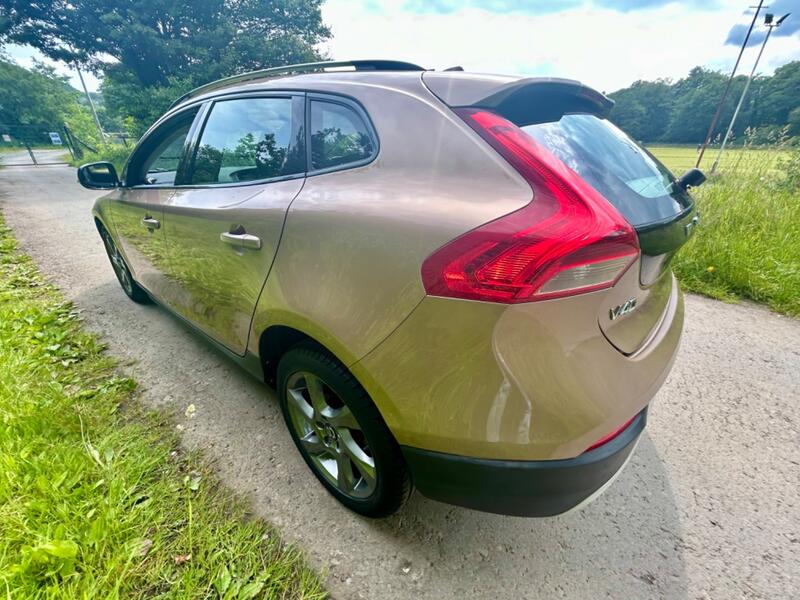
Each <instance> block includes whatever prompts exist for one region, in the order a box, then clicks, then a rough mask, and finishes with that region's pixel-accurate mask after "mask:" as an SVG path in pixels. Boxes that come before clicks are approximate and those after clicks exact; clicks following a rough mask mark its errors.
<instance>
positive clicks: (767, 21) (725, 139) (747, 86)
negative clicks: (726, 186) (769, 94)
mask: <svg viewBox="0 0 800 600" xmlns="http://www.w3.org/2000/svg"><path fill="white" fill-rule="evenodd" d="M789 14H790V13H786V14H785V15H783V16H782V17H781V18H780V19H778V20H777V21H775V22H774V23H773V22H772V19H773V15H772V14H771V13H767V14H766V16H765V18H764V25H766V26H767V27H768V29H767V35H766V36H764V43H763V44H761V50H759V51H758V56H757V57H756V62H755V64H753V70H752V71H750V76H749V77H748V78H747V83H745V85H744V90H742V95H741V96H740V97H739V103H738V104H737V105H736V110H734V111H733V116H732V117H731V122H730V124H729V125H728V130H727V131H726V132H725V137H723V138H722V144H721V145H720V147H719V154H717V158H716V159H714V164H712V165H711V172H712V173H713V172H714V171H715V170H716V169H717V165H719V159H720V158H722V153H723V152H724V151H725V145H726V144H727V143H728V138H729V137H730V135H731V131H733V125H734V123H736V117H738V116H739V110H741V108H742V104H744V98H745V96H747V91H748V90H749V89H750V84H751V83H752V82H753V77H754V76H755V74H756V69H757V68H758V62H759V61H760V60H761V55H762V54H764V48H766V47H767V42H768V41H769V36H770V34H771V33H772V30H773V29H775V28H776V27H780V25H781V23H783V22H784V21H785V20H786V17H788V16H789Z"/></svg>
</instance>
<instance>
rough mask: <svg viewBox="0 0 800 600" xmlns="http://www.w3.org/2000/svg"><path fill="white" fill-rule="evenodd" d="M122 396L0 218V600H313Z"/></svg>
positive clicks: (158, 421)
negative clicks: (62, 599)
mask: <svg viewBox="0 0 800 600" xmlns="http://www.w3.org/2000/svg"><path fill="white" fill-rule="evenodd" d="M133 390H134V384H133V382H132V381H131V380H130V379H127V378H124V377H120V376H119V375H118V374H117V373H116V372H115V365H114V363H113V361H112V360H111V359H110V358H109V357H108V356H107V355H106V354H105V353H104V352H103V348H102V346H101V345H100V344H99V343H98V341H97V339H96V338H94V337H93V336H91V335H89V334H87V333H86V332H84V331H82V329H81V327H80V323H79V322H78V320H77V318H76V316H75V312H74V310H73V309H72V307H71V306H70V305H69V304H67V303H65V302H64V300H63V298H62V297H61V296H60V294H59V293H58V291H57V290H55V289H54V288H53V287H51V286H50V285H48V284H47V283H46V282H45V281H44V280H43V279H42V278H41V277H40V275H39V273H38V272H37V270H36V268H35V267H34V265H33V264H32V263H31V261H30V259H28V258H27V257H25V256H24V255H22V254H21V253H19V252H18V251H17V248H16V244H15V242H14V240H13V238H12V237H11V235H10V232H9V230H8V229H7V228H6V227H5V226H4V224H3V222H2V218H0V596H2V597H3V598H6V597H7V598H20V599H22V598H64V599H67V598H69V599H71V598H187V599H188V598H224V599H233V598H238V599H243V598H247V599H250V598H276V599H277V598H281V599H288V598H303V599H308V600H321V599H322V598H324V597H325V592H324V591H323V590H322V589H321V586H320V582H319V579H318V578H317V576H316V575H315V574H314V573H313V572H312V571H310V570H309V569H308V568H307V567H306V566H305V563H304V561H303V558H302V556H301V555H300V554H299V552H298V551H297V550H295V549H293V548H290V547H286V546H284V545H283V544H282V543H281V541H280V538H279V537H278V535H277V534H276V532H274V531H273V530H272V529H270V528H269V527H268V526H266V524H265V523H263V522H261V521H259V520H257V519H255V518H253V517H251V516H248V513H247V509H246V507H245V506H244V505H243V503H241V502H239V501H237V500H236V499H235V498H234V497H232V495H231V494H230V492H228V491H226V489H225V488H224V487H222V486H221V485H220V483H219V482H218V481H216V479H215V477H214V474H213V472H212V471H211V469H210V468H208V466H207V465H206V464H205V463H204V462H203V461H202V460H201V459H200V458H199V457H198V456H195V455H192V454H188V455H187V454H186V453H184V452H183V451H182V450H181V448H180V447H179V445H178V443H177V439H176V437H175V433H174V429H173V428H172V427H171V425H170V423H169V421H168V420H167V419H165V418H164V417H163V416H160V415H158V414H154V413H146V412H144V411H143V409H142V408H141V407H140V405H139V404H138V403H137V402H136V401H135V400H134V399H133V398H132V394H133Z"/></svg>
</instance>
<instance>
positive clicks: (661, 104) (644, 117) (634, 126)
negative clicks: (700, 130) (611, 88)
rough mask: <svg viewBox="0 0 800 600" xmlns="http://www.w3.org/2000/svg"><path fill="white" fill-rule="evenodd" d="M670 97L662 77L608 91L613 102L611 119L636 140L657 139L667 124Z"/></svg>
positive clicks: (667, 83)
mask: <svg viewBox="0 0 800 600" xmlns="http://www.w3.org/2000/svg"><path fill="white" fill-rule="evenodd" d="M672 96H673V95H672V89H671V87H670V83H669V82H668V81H666V80H663V79H659V80H657V81H636V82H634V83H633V85H631V86H630V87H629V88H626V89H624V90H620V91H618V92H615V93H613V94H611V98H612V99H613V100H614V101H615V102H616V104H615V106H614V111H613V113H612V115H611V120H612V121H613V122H614V123H616V124H617V125H620V126H621V127H622V128H623V129H625V131H627V132H628V133H629V134H630V135H632V136H633V137H634V138H636V139H637V140H657V139H660V138H661V137H662V136H663V135H664V131H665V130H666V128H667V124H668V123H669V116H670V113H671V112H672Z"/></svg>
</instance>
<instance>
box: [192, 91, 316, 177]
mask: <svg viewBox="0 0 800 600" xmlns="http://www.w3.org/2000/svg"><path fill="white" fill-rule="evenodd" d="M293 107H294V109H293ZM297 109H300V111H299V112H298V110H297ZM302 124H303V114H302V100H300V99H299V98H298V99H297V100H293V99H292V98H243V99H238V100H222V101H219V102H216V103H214V106H213V107H212V109H211V114H210V115H209V117H208V120H207V121H206V124H205V127H204V128H203V133H202V134H201V136H200V141H199V143H198V144H197V150H196V153H195V158H194V167H193V169H192V175H191V178H190V183H191V184H215V183H237V182H243V181H256V180H259V179H269V178H272V177H282V176H285V175H293V174H295V173H302V172H304V171H305V156H304V154H305V150H304V144H303V127H302Z"/></svg>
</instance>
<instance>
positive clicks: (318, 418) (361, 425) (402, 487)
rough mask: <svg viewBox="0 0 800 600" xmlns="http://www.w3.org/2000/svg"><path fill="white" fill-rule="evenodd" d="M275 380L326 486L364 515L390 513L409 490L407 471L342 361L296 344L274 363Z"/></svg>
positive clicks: (296, 434)
mask: <svg viewBox="0 0 800 600" xmlns="http://www.w3.org/2000/svg"><path fill="white" fill-rule="evenodd" d="M277 384H278V396H279V401H280V406H281V411H282V412H283V418H284V420H285V421H286V426H287V427H288V428H289V432H290V433H291V435H292V439H293V440H294V443H295V445H296V446H297V449H298V450H299V451H300V454H301V455H302V456H303V459H304V460H305V461H306V464H307V465H308V466H309V468H310V469H311V471H312V472H313V473H314V475H315V476H316V477H317V479H319V481H320V482H321V483H322V485H324V486H325V489H327V490H328V492H330V493H331V494H332V495H333V496H334V497H335V498H336V499H337V500H339V502H341V503H342V504H344V505H345V506H346V507H347V508H349V509H350V510H352V511H355V512H357V513H359V514H361V515H364V516H367V517H372V518H378V517H386V516H389V515H391V514H393V513H395V512H397V511H398V510H399V509H400V507H401V506H402V505H403V503H404V502H405V501H406V500H407V499H408V497H409V495H410V493H411V479H410V477H409V474H408V468H407V467H406V464H405V461H404V460H403V455H402V453H401V452H400V446H399V445H398V444H397V442H396V441H395V439H394V437H393V436H392V434H391V432H390V431H389V428H388V427H387V426H386V423H384V421H383V418H382V417H381V415H380V413H379V412H378V409H377V408H376V407H375V405H374V404H373V402H372V400H371V399H370V397H369V395H368V394H367V392H366V391H365V390H364V388H362V387H361V385H360V384H359V383H358V381H356V379H355V377H353V375H352V374H351V373H350V372H349V371H348V370H347V369H346V368H345V367H344V365H342V364H341V363H340V362H339V361H338V360H336V359H335V358H333V357H332V356H331V355H330V354H328V353H326V352H324V351H321V350H319V349H317V348H315V347H309V346H306V345H300V346H295V347H294V348H292V349H291V350H289V351H288V352H287V353H286V354H284V356H283V357H282V358H281V360H280V362H279V363H278V377H277ZM370 465H372V469H370Z"/></svg>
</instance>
